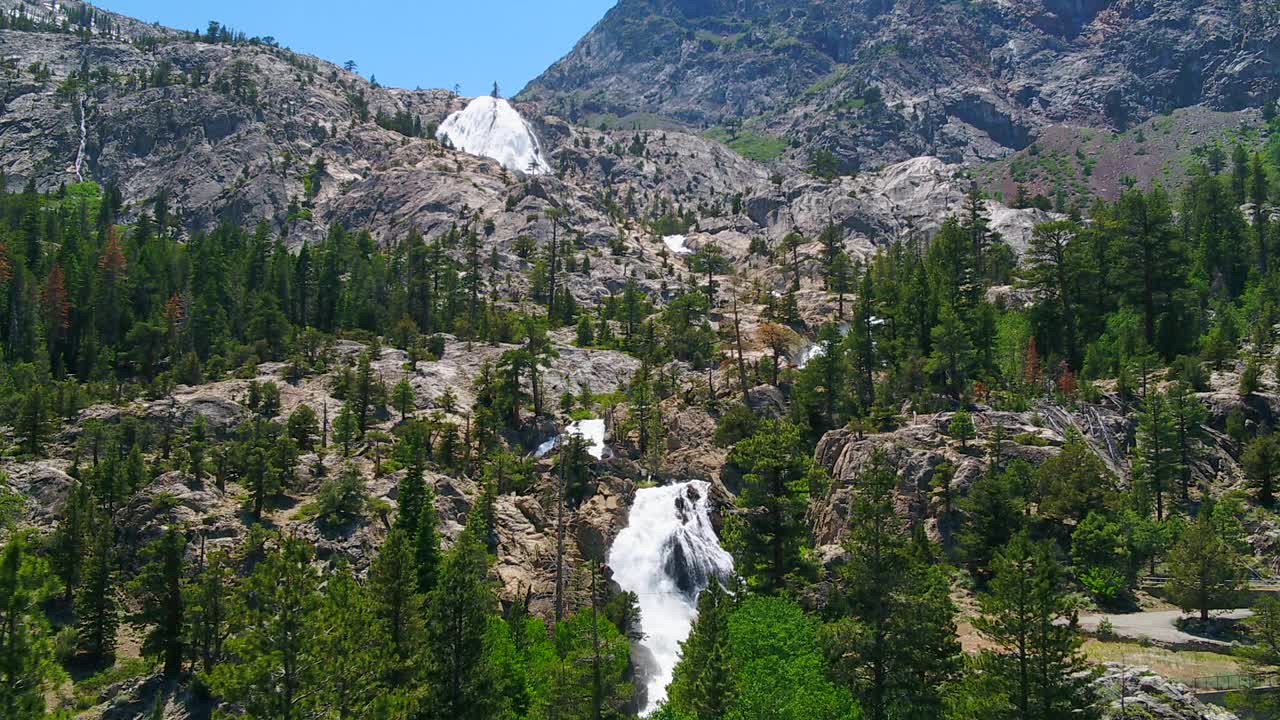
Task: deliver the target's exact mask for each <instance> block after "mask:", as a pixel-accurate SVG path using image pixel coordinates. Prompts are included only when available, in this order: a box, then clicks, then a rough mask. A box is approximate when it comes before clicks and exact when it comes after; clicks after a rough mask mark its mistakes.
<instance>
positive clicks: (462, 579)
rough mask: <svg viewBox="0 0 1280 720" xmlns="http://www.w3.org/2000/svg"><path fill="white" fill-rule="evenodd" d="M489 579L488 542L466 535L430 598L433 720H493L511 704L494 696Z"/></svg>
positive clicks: (428, 666) (444, 565)
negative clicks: (488, 642) (489, 644)
mask: <svg viewBox="0 0 1280 720" xmlns="http://www.w3.org/2000/svg"><path fill="white" fill-rule="evenodd" d="M487 573H488V558H487V556H486V553H485V549H484V544H483V542H482V541H481V539H480V538H478V537H476V536H475V533H473V532H464V533H463V534H462V537H461V538H459V540H458V542H457V543H456V544H455V545H454V546H453V548H451V549H450V550H449V552H448V553H446V554H445V556H444V561H443V562H442V563H441V565H440V570H439V575H438V578H437V580H436V584H435V587H434V588H433V589H432V590H431V592H430V593H429V594H428V596H427V617H426V628H427V629H426V633H425V643H424V654H425V670H426V677H427V678H428V679H429V682H430V697H431V703H430V706H429V707H428V708H427V713H426V717H427V718H428V720H488V718H492V717H495V716H496V715H498V714H499V712H500V710H501V708H502V706H503V703H504V701H505V698H502V697H498V696H497V695H496V694H495V692H494V690H495V686H496V683H497V680H498V678H497V676H496V675H497V673H496V670H495V668H494V665H493V663H492V661H491V657H490V651H489V646H488V645H487V644H486V643H485V638H486V636H487V635H488V626H489V617H490V616H491V615H492V614H493V613H494V612H495V611H496V608H497V600H496V598H495V597H494V594H493V588H492V587H490V585H489V580H488V579H487V577H486V575H487Z"/></svg>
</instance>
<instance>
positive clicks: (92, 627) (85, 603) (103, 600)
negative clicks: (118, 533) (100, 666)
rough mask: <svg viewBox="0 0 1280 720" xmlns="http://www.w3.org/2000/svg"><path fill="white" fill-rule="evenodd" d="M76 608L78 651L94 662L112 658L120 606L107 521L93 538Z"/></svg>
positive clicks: (113, 549) (109, 526)
mask: <svg viewBox="0 0 1280 720" xmlns="http://www.w3.org/2000/svg"><path fill="white" fill-rule="evenodd" d="M75 608H76V618H77V620H78V630H79V632H78V635H79V638H80V647H81V649H82V650H84V651H85V653H86V654H87V655H88V656H89V658H90V659H92V660H93V661H94V662H102V661H106V660H109V659H111V658H112V657H113V656H114V655H115V650H116V627H117V626H118V625H119V622H120V607H119V604H118V602H117V600H116V558H115V530H114V529H113V528H112V527H111V524H110V523H108V522H103V523H101V525H100V528H99V530H98V532H97V534H96V535H95V537H94V541H93V548H92V551H91V552H90V553H89V557H88V559H87V560H86V561H85V565H84V570H83V575H82V582H81V583H80V590H79V592H78V593H77V594H76V604H75Z"/></svg>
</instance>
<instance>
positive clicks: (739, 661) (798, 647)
mask: <svg viewBox="0 0 1280 720" xmlns="http://www.w3.org/2000/svg"><path fill="white" fill-rule="evenodd" d="M728 654H729V658H730V660H729V666H730V667H731V668H732V671H731V674H732V677H733V692H732V696H733V702H732V704H731V706H730V709H729V712H728V713H727V714H726V715H725V717H726V718H729V719H732V720H766V718H767V719H769V720H855V719H857V718H861V717H862V713H861V712H859V709H858V704H857V703H856V702H855V701H854V700H853V698H852V697H850V695H849V694H848V693H847V692H846V691H844V690H842V689H841V688H839V687H837V686H835V685H833V684H832V683H831V682H830V681H829V680H827V667H826V661H825V660H824V659H823V657H822V653H821V651H820V650H819V643H818V625H817V622H816V621H814V620H812V619H811V618H809V617H807V616H806V615H805V614H804V613H803V612H802V611H801V610H800V608H798V607H796V606H795V605H794V604H792V603H790V602H789V601H786V600H783V599H781V598H765V597H751V598H748V599H746V600H744V601H743V603H742V605H741V606H740V607H739V608H737V609H736V610H734V612H733V613H732V614H731V615H730V616H729V652H728Z"/></svg>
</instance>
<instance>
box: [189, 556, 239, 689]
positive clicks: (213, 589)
mask: <svg viewBox="0 0 1280 720" xmlns="http://www.w3.org/2000/svg"><path fill="white" fill-rule="evenodd" d="M231 583H232V573H231V567H230V561H229V560H228V559H227V556H226V553H225V552H223V551H216V552H214V553H212V554H211V555H210V556H209V558H208V560H207V562H206V563H205V566H204V567H203V568H202V569H201V570H200V571H199V572H198V573H197V574H196V575H195V577H193V578H191V579H190V580H188V582H187V584H186V587H185V588H184V590H183V594H184V596H185V598H186V599H185V601H184V603H185V606H186V608H185V609H186V617H187V628H188V631H189V638H188V640H187V644H188V646H189V647H190V648H191V654H192V656H193V657H194V658H195V661H196V662H198V663H199V666H200V670H201V671H202V672H204V673H205V674H206V675H207V674H208V673H210V672H212V671H213V669H214V668H215V667H217V666H218V663H220V662H222V659H223V655H224V651H223V649H224V647H225V645H226V641H227V638H228V637H229V636H230V634H231V625H230V618H231V615H232V609H231Z"/></svg>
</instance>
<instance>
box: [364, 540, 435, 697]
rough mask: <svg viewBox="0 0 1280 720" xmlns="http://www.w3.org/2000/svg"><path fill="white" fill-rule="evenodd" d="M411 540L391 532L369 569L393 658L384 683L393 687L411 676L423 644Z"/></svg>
mask: <svg viewBox="0 0 1280 720" xmlns="http://www.w3.org/2000/svg"><path fill="white" fill-rule="evenodd" d="M411 539H412V536H411V535H410V534H409V533H408V531H407V529H405V528H396V529H394V530H392V531H391V534H390V535H388V536H387V540H386V542H385V543H383V545H382V549H381V550H380V551H379V552H378V557H377V558H376V559H375V560H374V561H373V565H372V566H370V568H369V592H370V595H371V596H372V599H373V603H374V612H375V613H376V614H377V616H378V619H379V620H380V622H381V623H382V624H381V632H382V633H383V634H384V637H385V639H386V645H387V650H388V652H389V654H390V657H389V658H388V666H387V672H386V673H385V674H384V680H385V681H386V682H387V684H388V685H390V686H392V687H395V686H398V685H399V684H401V683H403V682H404V681H405V679H406V678H407V676H408V675H409V670H410V663H411V662H412V660H413V658H414V657H415V655H416V652H417V648H418V647H419V645H420V643H421V632H422V625H421V615H420V614H421V609H422V596H421V595H420V594H419V593H418V577H417V563H416V562H415V560H414V556H413V554H414V548H413V544H412V542H411Z"/></svg>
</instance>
